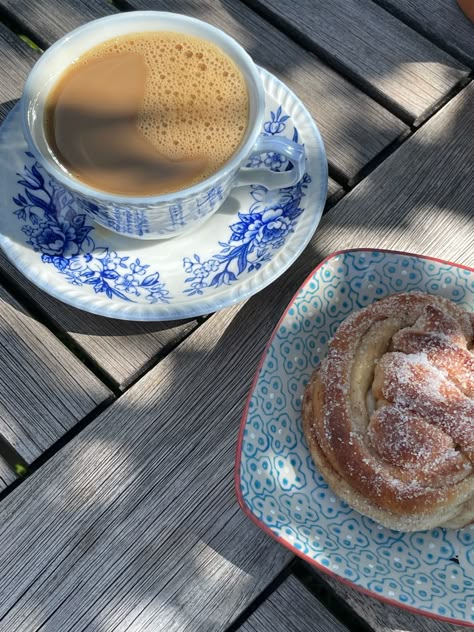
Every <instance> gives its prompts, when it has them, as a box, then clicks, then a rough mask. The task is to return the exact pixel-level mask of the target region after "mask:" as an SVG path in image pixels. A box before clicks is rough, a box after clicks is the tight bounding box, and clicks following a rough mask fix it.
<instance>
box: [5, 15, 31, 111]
mask: <svg viewBox="0 0 474 632" xmlns="http://www.w3.org/2000/svg"><path fill="white" fill-rule="evenodd" d="M0 50H1V53H2V63H1V64H0V121H1V120H3V119H4V118H5V116H6V115H7V114H8V112H9V111H10V110H11V108H12V107H13V106H14V105H15V103H16V102H17V100H18V99H19V98H20V97H21V93H22V91H23V83H24V81H25V79H26V77H27V75H28V73H29V71H30V68H31V66H32V65H33V64H34V63H35V61H36V60H37V59H38V53H37V52H35V51H34V50H33V49H31V48H30V47H29V46H27V45H26V44H25V43H24V42H23V41H22V40H21V39H20V38H19V37H18V36H17V35H15V34H14V33H12V32H11V31H10V30H9V29H7V28H6V26H4V25H3V24H2V23H0Z"/></svg>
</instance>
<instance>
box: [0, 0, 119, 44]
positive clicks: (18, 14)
mask: <svg viewBox="0 0 474 632" xmlns="http://www.w3.org/2000/svg"><path fill="white" fill-rule="evenodd" d="M0 10H3V11H4V12H5V13H6V14H7V15H8V17H9V18H10V20H12V22H13V23H15V24H17V25H18V28H19V30H20V31H22V32H23V33H25V34H27V35H29V36H30V37H31V39H32V40H33V41H34V42H36V43H37V44H39V46H41V48H47V47H48V46H50V45H51V44H52V43H53V42H55V41H56V40H57V39H59V38H60V37H62V35H64V34H65V33H67V32H68V31H72V30H73V29H75V28H77V27H78V26H81V24H84V23H85V22H90V21H91V20H96V19H97V18H102V17H104V16H105V15H110V14H112V13H118V10H117V9H116V8H115V7H114V6H113V4H112V3H111V2H107V0H61V2H51V0H40V1H38V2H35V1H34V0H21V1H20V2H18V0H0Z"/></svg>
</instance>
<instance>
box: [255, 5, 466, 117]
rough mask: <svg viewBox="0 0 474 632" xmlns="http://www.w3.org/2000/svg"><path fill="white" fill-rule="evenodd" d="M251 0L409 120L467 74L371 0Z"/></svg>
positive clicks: (428, 108)
mask: <svg viewBox="0 0 474 632" xmlns="http://www.w3.org/2000/svg"><path fill="white" fill-rule="evenodd" d="M255 1H256V4H258V5H260V6H261V7H262V8H263V10H264V11H265V12H267V13H269V14H270V15H271V17H272V19H273V20H275V21H276V22H277V23H278V24H279V25H280V26H282V27H283V28H289V29H290V30H291V32H292V33H293V34H294V35H295V36H296V37H297V38H298V37H303V38H304V40H305V43H306V44H308V45H309V46H311V48H312V49H314V50H315V51H317V52H318V53H320V54H322V55H325V56H327V57H328V58H329V59H330V60H331V61H332V62H333V63H334V64H336V65H337V67H338V68H340V69H341V70H343V72H346V73H347V74H348V75H349V76H351V77H353V78H354V79H355V80H356V81H357V82H360V84H361V85H363V86H365V87H366V88H367V90H368V92H369V94H373V95H374V96H377V98H379V99H381V100H382V101H383V102H386V103H388V104H391V107H393V108H394V109H395V110H396V111H399V112H400V113H401V114H402V115H404V116H405V117H406V118H407V119H408V120H410V121H415V122H417V121H418V120H419V119H420V118H423V117H425V116H426V115H427V114H428V113H430V112H431V111H432V110H433V108H434V107H435V106H436V103H437V102H438V101H439V100H440V99H442V98H443V97H444V96H445V95H446V94H447V93H448V92H449V91H450V90H451V89H452V87H453V86H454V85H455V84H456V83H457V82H458V81H459V80H460V79H461V78H463V77H465V76H466V75H467V72H468V70H467V68H466V67H465V66H463V65H462V64H461V63H460V62H458V61H457V60H455V59H454V58H453V57H451V56H450V55H448V54H447V53H445V52H444V51H442V50H441V49H440V48H438V47H437V46H436V45H434V44H432V43H431V42H430V41H428V40H427V39H425V38H424V37H423V36H422V35H420V34H419V33H417V32H416V31H414V30H412V29H411V28H410V27H408V26H406V25H405V24H404V23H403V22H401V21H400V20H398V19H397V18H395V17H394V16H393V15H391V14H390V13H388V12H387V11H385V10H384V9H383V8H382V7H379V6H378V5H377V4H375V3H374V2H372V0H332V1H331V2H325V0H316V1H315V0H255ZM249 3H250V2H249ZM250 4H251V5H252V6H254V0H252V2H251V3H250Z"/></svg>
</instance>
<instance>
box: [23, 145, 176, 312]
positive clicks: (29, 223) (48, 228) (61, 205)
mask: <svg viewBox="0 0 474 632" xmlns="http://www.w3.org/2000/svg"><path fill="white" fill-rule="evenodd" d="M26 155H27V156H28V157H29V158H32V157H33V156H32V154H31V153H30V152H26ZM17 176H18V177H19V180H18V184H19V185H20V186H21V187H22V191H21V192H20V193H18V194H17V195H16V196H14V197H13V202H14V204H15V205H16V206H17V209H16V210H15V211H14V214H15V215H16V217H17V218H18V219H19V220H20V221H21V222H23V227H22V231H23V233H24V234H25V235H26V236H27V241H26V243H27V244H28V245H29V246H31V247H32V248H33V250H34V251H35V252H39V253H41V260H42V261H43V263H47V264H51V265H53V266H54V267H55V268H56V270H57V271H58V272H59V273H60V274H63V275H64V276H65V277H66V279H67V281H68V282H69V283H71V284H72V285H89V286H91V287H92V288H93V290H94V292H96V293H97V294H98V293H104V294H105V295H106V296H107V297H108V298H110V299H111V298H113V297H114V296H115V297H118V298H120V299H122V300H124V301H134V299H135V298H136V297H139V296H142V295H144V296H145V298H146V300H147V301H148V302H149V303H157V302H161V303H168V302H169V301H170V300H171V296H170V293H169V291H168V290H167V289H166V286H165V284H164V283H163V282H162V281H161V279H160V275H159V273H158V272H150V270H149V268H150V266H149V265H147V264H142V263H141V261H140V259H139V258H135V259H134V260H130V257H127V256H125V257H121V256H119V255H118V254H117V253H116V252H114V251H113V250H110V249H109V248H100V246H96V244H95V242H94V240H93V239H92V237H91V233H92V232H93V231H94V227H93V226H92V225H89V224H87V223H86V220H87V217H86V215H84V214H82V213H80V212H79V211H78V210H77V205H76V203H75V201H74V198H73V196H72V195H71V194H70V193H69V192H68V191H67V190H66V189H64V188H63V187H61V186H59V185H58V183H57V182H56V181H55V180H53V179H49V180H48V182H46V180H45V176H44V175H43V173H42V168H41V167H40V166H39V165H38V163H36V162H33V163H32V164H31V166H26V165H25V167H24V170H23V173H18V174H17Z"/></svg>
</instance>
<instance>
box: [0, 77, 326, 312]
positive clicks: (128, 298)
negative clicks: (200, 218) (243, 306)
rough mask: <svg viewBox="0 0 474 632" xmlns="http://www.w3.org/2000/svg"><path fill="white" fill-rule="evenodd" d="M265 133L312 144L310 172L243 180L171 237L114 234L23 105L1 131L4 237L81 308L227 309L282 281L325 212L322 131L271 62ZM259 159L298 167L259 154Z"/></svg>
mask: <svg viewBox="0 0 474 632" xmlns="http://www.w3.org/2000/svg"><path fill="white" fill-rule="evenodd" d="M260 75H261V78H262V81H263V84H264V88H265V100H266V110H265V122H264V124H263V129H262V132H263V133H264V134H267V135H272V136H274V135H277V136H283V137H287V138H290V139H291V140H293V141H295V142H297V143H301V144H304V147H305V152H306V173H305V175H304V176H303V178H302V180H301V181H300V182H299V183H298V184H297V185H296V186H293V187H289V188H286V189H279V190H277V191H267V189H265V188H264V187H263V186H259V185H251V186H245V187H244V186H242V187H239V188H235V189H233V190H232V191H231V194H230V196H229V197H228V198H227V200H226V201H225V202H224V204H223V205H222V206H221V208H220V209H219V210H218V211H217V213H215V214H214V215H213V216H212V217H211V218H210V219H209V220H208V221H207V222H206V223H205V224H204V225H202V226H201V227H199V228H198V229H197V230H195V231H193V232H192V233H190V234H187V235H183V236H180V237H175V238H174V239H169V240H160V241H141V240H136V239H130V238H127V237H123V236H120V235H117V234H115V233H112V232H109V231H107V230H106V229H104V228H102V227H100V226H98V225H97V224H95V223H94V222H93V220H92V219H91V218H90V217H89V216H86V215H84V214H82V213H81V212H80V211H79V210H78V209H77V208H76V206H75V203H74V202H73V200H72V197H71V195H70V194H69V193H68V192H67V191H66V190H65V189H63V188H62V187H60V186H59V185H58V184H57V183H55V182H54V181H52V180H51V179H50V178H49V176H48V175H47V174H46V173H45V172H44V171H43V170H42V168H41V167H40V166H39V165H38V164H37V163H36V161H35V160H34V157H33V156H32V154H31V153H30V152H29V151H28V147H27V145H26V142H25V140H24V138H23V134H22V131H21V124H20V112H19V107H18V105H17V106H16V107H15V108H14V109H13V110H12V112H11V113H10V115H9V116H8V118H7V119H6V120H5V122H4V124H3V126H2V128H1V129H0V148H1V149H0V161H1V170H0V172H1V175H0V178H1V184H2V187H1V190H2V206H3V208H2V212H1V214H0V245H1V247H2V248H3V250H4V252H5V253H6V255H7V256H8V258H9V259H10V261H11V262H12V263H13V264H14V265H15V266H16V267H17V268H18V269H19V270H20V271H21V272H22V273H23V274H24V275H25V276H26V277H27V278H28V279H29V280H30V281H32V282H33V283H34V284H35V285H37V286H38V287H39V288H41V289H42V290H44V291H45V292H47V293H49V294H51V295H52V296H54V297H55V298H57V299H59V300H61V301H63V302H65V303H68V304H69V305H73V306H74V307H77V308H79V309H82V310H85V311H88V312H91V313H94V314H99V315H101V316H108V317H111V318H119V319H124V320H141V321H153V320H175V319H181V318H191V317H195V316H200V315H202V314H208V313H211V312H214V311H216V310H219V309H222V308H224V307H227V306H228V305H231V304H233V303H236V302H238V301H240V300H242V299H244V298H247V297H249V296H251V295H253V294H255V293H256V292H258V291H260V290H261V289H263V288H264V287H265V286H267V285H268V284H269V283H271V282H272V281H274V280H275V279H276V278H278V277H279V276H280V275H281V274H282V273H283V272H284V271H285V270H286V269H287V268H288V267H289V266H290V265H291V264H292V263H293V261H294V260H295V259H296V258H297V257H298V255H299V254H300V253H301V252H302V250H303V249H304V247H305V246H306V244H307V243H308V242H309V240H310V239H311V237H312V235H313V233H314V231H315V230H316V227H317V225H318V223H319V220H320V218H321V214H322V212H323V208H324V203H325V200H326V192H327V162H326V154H325V150H324V145H323V142H322V139H321V135H320V133H319V131H318V129H317V127H316V125H315V123H314V121H313V119H312V118H311V115H310V114H309V112H308V111H307V110H306V108H305V107H304V105H303V104H302V103H301V101H300V100H299V99H298V98H297V97H296V96H295V94H293V92H291V90H289V89H288V88H287V87H286V86H285V85H284V84H283V83H282V82H281V81H279V80H278V79H277V78H276V77H274V76H273V75H271V74H270V73H268V72H267V71H265V70H263V69H260ZM248 166H253V167H256V166H262V167H264V166H265V167H269V168H271V169H273V170H275V171H281V170H285V169H286V168H287V167H288V161H287V159H286V158H284V157H283V156H281V155H279V154H275V153H268V154H262V155H260V156H253V157H252V158H251V160H250V163H249V165H248Z"/></svg>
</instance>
